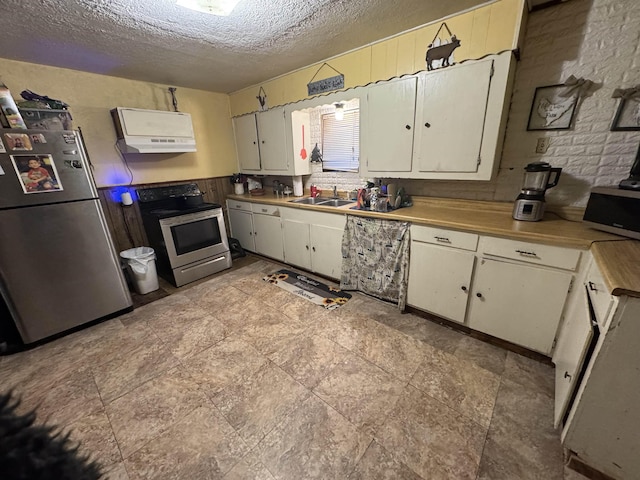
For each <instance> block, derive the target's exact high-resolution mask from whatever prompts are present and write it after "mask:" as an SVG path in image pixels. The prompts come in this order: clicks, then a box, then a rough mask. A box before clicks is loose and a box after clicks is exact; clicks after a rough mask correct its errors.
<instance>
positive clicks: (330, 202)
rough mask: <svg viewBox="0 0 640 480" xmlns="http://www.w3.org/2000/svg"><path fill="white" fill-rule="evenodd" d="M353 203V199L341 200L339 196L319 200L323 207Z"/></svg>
mask: <svg viewBox="0 0 640 480" xmlns="http://www.w3.org/2000/svg"><path fill="white" fill-rule="evenodd" d="M350 203H354V202H353V200H341V199H339V198H330V199H329V200H327V201H325V202H320V205H322V206H323V207H342V206H343V205H349V204H350Z"/></svg>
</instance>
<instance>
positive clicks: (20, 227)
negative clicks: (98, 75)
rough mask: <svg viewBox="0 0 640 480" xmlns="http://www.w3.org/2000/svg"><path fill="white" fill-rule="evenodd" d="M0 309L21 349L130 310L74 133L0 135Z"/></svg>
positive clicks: (3, 131)
mask: <svg viewBox="0 0 640 480" xmlns="http://www.w3.org/2000/svg"><path fill="white" fill-rule="evenodd" d="M0 302H2V303H3V305H1V306H2V307H3V308H0V311H5V312H9V313H8V316H9V317H10V318H9V319H8V320H7V319H5V321H8V322H12V323H13V324H14V325H15V327H16V328H17V331H18V333H19V335H20V337H21V340H22V342H23V343H24V344H29V343H33V342H36V341H38V340H41V339H44V338H47V337H50V336H52V335H55V334H58V333H61V332H64V331H66V330H69V329H72V328H74V327H77V326H79V325H82V324H85V323H87V322H91V321H93V320H97V319H100V318H102V317H105V316H108V315H110V314H113V313H116V312H119V311H121V310H126V309H130V307H131V296H130V294H129V291H128V289H127V284H126V281H125V279H124V276H123V273H122V269H121V267H120V262H119V259H118V256H117V254H116V251H115V248H114V244H113V241H112V239H111V236H110V234H109V230H108V228H107V224H106V221H105V217H104V213H103V211H102V208H101V206H100V202H99V200H98V191H97V189H96V186H95V183H94V181H93V174H92V172H91V168H90V165H89V162H88V160H87V155H86V152H85V149H84V146H83V144H82V139H81V137H80V135H79V133H78V132H75V131H54V130H18V129H0Z"/></svg>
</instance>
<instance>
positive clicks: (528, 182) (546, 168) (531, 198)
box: [513, 162, 562, 222]
mask: <svg viewBox="0 0 640 480" xmlns="http://www.w3.org/2000/svg"><path fill="white" fill-rule="evenodd" d="M524 170H525V172H524V181H523V185H522V190H521V191H520V194H519V195H518V198H516V201H515V204H514V205H513V218H514V219H515V220H525V221H528V222H537V221H538V220H541V219H542V216H543V215H544V194H545V192H546V191H547V189H548V188H551V187H555V186H556V185H557V184H558V179H559V178H560V172H562V168H553V167H551V165H549V164H548V163H547V162H534V163H530V164H528V165H527V166H526V167H524ZM551 174H555V176H554V177H553V180H552V181H549V178H550V177H551Z"/></svg>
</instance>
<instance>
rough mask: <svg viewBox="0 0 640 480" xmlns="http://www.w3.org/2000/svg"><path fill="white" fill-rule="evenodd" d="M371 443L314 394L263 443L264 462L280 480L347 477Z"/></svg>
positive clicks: (363, 434)
mask: <svg viewBox="0 0 640 480" xmlns="http://www.w3.org/2000/svg"><path fill="white" fill-rule="evenodd" d="M369 443H371V437H370V436H369V435H367V434H365V433H363V432H360V431H358V430H357V429H356V427H355V426H354V425H352V424H351V423H350V422H349V421H347V419H345V418H344V417H343V416H342V415H340V414H339V413H337V412H336V411H335V410H334V409H332V408H331V407H329V406H328V405H327V404H326V403H324V402H323V401H321V400H320V399H319V398H318V397H316V396H315V395H311V396H309V397H308V398H307V399H306V400H305V401H304V402H303V403H302V404H301V405H300V406H299V407H298V408H297V409H296V410H295V411H294V412H293V413H292V414H291V415H290V416H289V417H288V418H287V420H286V421H285V422H283V423H282V424H280V425H278V426H277V427H276V428H275V429H274V430H272V431H271V432H270V433H269V435H267V437H266V438H265V439H264V440H263V441H262V442H260V444H259V445H258V447H257V452H258V454H259V457H260V459H261V461H262V463H263V464H264V465H265V466H266V467H267V469H268V470H269V471H270V472H271V473H272V474H273V476H274V477H275V478H276V479H278V480H290V479H302V478H304V479H327V480H329V479H338V478H348V475H349V474H350V473H351V472H352V471H353V470H354V469H355V466H356V464H357V463H358V461H359V460H360V458H361V457H362V455H363V454H364V452H365V450H366V449H367V446H368V445H369Z"/></svg>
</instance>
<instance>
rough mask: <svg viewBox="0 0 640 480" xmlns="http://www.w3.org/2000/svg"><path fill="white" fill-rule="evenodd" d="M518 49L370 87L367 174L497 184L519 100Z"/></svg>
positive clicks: (364, 146) (364, 136)
mask: <svg viewBox="0 0 640 480" xmlns="http://www.w3.org/2000/svg"><path fill="white" fill-rule="evenodd" d="M514 63H515V62H514V60H513V54H512V53H511V52H504V53H501V54H499V55H490V56H488V57H487V58H484V59H482V60H474V61H467V62H464V63H461V64H458V65H453V66H451V67H447V68H443V69H439V70H432V71H428V72H421V73H419V74H417V75H414V76H408V77H402V78H398V79H393V80H389V81H386V82H378V83H375V84H373V85H370V86H368V87H367V88H368V90H367V97H366V102H364V103H363V104H362V105H361V111H362V112H364V115H362V120H363V121H362V122H361V126H360V128H361V132H360V144H361V152H362V158H363V160H364V161H362V162H360V173H361V174H362V176H367V175H368V174H371V175H372V176H385V177H387V178H423V179H439V180H490V179H491V178H492V177H493V175H494V174H495V172H496V171H497V167H498V164H499V162H500V153H501V150H502V141H503V138H504V130H505V125H506V120H507V114H508V109H509V101H510V98H511V85H512V82H513V71H514V68H515V66H514Z"/></svg>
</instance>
